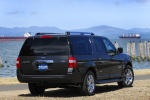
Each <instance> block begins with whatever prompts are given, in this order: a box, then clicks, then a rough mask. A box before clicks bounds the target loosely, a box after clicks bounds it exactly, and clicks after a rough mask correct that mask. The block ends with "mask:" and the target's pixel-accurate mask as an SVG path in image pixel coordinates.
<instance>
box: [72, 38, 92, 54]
mask: <svg viewBox="0 0 150 100" xmlns="http://www.w3.org/2000/svg"><path fill="white" fill-rule="evenodd" d="M70 41H71V47H72V50H73V54H74V55H91V54H92V48H91V44H90V40H89V38H88V37H70Z"/></svg>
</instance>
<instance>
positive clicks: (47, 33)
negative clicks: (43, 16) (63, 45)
mask: <svg viewBox="0 0 150 100" xmlns="http://www.w3.org/2000/svg"><path fill="white" fill-rule="evenodd" d="M35 35H65V34H64V33H36V34H35Z"/></svg>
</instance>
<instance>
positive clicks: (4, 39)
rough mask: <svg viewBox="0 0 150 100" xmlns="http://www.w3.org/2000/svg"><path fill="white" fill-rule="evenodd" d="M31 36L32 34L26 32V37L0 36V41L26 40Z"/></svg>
mask: <svg viewBox="0 0 150 100" xmlns="http://www.w3.org/2000/svg"><path fill="white" fill-rule="evenodd" d="M29 36H31V34H30V32H26V33H25V34H24V36H4V35H3V36H0V41H19V40H25V39H26V38H28V37H29Z"/></svg>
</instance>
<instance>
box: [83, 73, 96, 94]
mask: <svg viewBox="0 0 150 100" xmlns="http://www.w3.org/2000/svg"><path fill="white" fill-rule="evenodd" d="M94 92H95V77H94V74H93V72H92V71H89V72H87V74H86V75H85V78H84V82H83V84H82V87H81V94H83V95H88V96H91V95H94V94H95V93H94Z"/></svg>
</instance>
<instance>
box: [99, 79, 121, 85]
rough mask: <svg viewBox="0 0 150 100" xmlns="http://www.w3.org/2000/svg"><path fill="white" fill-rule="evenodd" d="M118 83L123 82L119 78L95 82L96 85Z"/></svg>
mask: <svg viewBox="0 0 150 100" xmlns="http://www.w3.org/2000/svg"><path fill="white" fill-rule="evenodd" d="M119 81H123V79H120V78H117V79H116V78H115V79H108V80H98V81H97V82H96V84H103V83H111V82H119Z"/></svg>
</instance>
